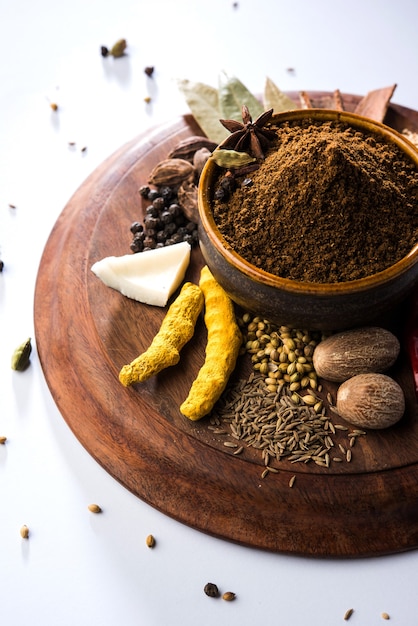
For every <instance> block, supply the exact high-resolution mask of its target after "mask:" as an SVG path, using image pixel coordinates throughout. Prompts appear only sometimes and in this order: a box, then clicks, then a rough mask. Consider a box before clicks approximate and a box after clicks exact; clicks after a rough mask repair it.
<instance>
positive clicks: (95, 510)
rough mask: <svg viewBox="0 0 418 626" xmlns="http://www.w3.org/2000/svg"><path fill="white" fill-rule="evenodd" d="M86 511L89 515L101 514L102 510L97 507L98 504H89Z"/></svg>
mask: <svg viewBox="0 0 418 626" xmlns="http://www.w3.org/2000/svg"><path fill="white" fill-rule="evenodd" d="M88 510H89V511H91V513H101V512H102V509H101V508H100V507H99V505H98V504H89V506H88Z"/></svg>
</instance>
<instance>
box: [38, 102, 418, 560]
mask: <svg viewBox="0 0 418 626" xmlns="http://www.w3.org/2000/svg"><path fill="white" fill-rule="evenodd" d="M290 95H291V97H292V98H294V99H296V98H297V94H293V93H292V94H290ZM309 95H310V97H311V101H312V103H313V105H314V106H317V107H320V108H327V107H329V104H330V98H331V95H330V94H327V93H323V92H312V93H310V94H309ZM343 100H344V106H345V108H346V109H347V110H353V109H354V107H355V105H356V103H357V102H358V101H359V97H358V96H352V95H344V94H343ZM385 121H386V123H387V124H389V125H391V126H393V127H394V128H396V129H397V130H400V131H402V130H403V129H404V128H405V127H408V128H409V129H410V130H413V131H416V130H418V112H415V111H412V110H410V109H407V108H405V107H401V106H398V105H390V107H389V110H388V113H387V117H386V120H385ZM194 134H201V130H200V129H199V127H198V126H197V124H196V122H195V121H194V119H193V118H192V116H188V115H186V116H185V117H181V118H179V119H176V120H174V121H172V122H169V123H167V124H165V125H163V126H160V127H158V128H155V129H152V130H150V131H148V132H146V133H145V134H143V135H141V136H139V137H137V138H135V139H133V140H132V141H131V142H130V143H128V144H127V145H124V146H123V147H122V148H120V150H118V151H117V152H116V153H115V154H113V155H112V156H111V157H110V158H108V159H107V160H106V161H105V162H104V163H103V164H102V165H101V166H100V167H99V168H98V169H97V170H96V171H94V172H93V173H92V174H91V175H90V177H89V178H88V179H87V180H86V181H85V183H84V184H83V185H82V186H81V187H80V188H79V189H78V190H77V191H76V192H75V194H74V195H73V197H72V198H71V199H70V201H69V202H68V204H67V206H66V207H65V208H64V210H63V212H62V214H61V215H60V217H59V218H58V220H57V222H56V224H55V226H54V228H53V230H52V233H51V235H50V237H49V239H48V242H47V244H46V247H45V250H44V253H43V256H42V259H41V263H40V267H39V273H38V278H37V284H36V292H35V309H34V315H35V331H36V341H37V349H38V352H39V357H40V361H41V364H42V368H43V371H44V374H45V378H46V381H47V383H48V386H49V388H50V391H51V393H52V396H53V398H54V400H55V402H56V404H57V406H58V408H59V410H60V412H61V414H62V416H63V418H64V419H65V420H66V422H67V424H68V425H69V427H70V428H71V429H72V431H73V432H74V434H75V436H76V437H77V438H78V440H79V441H80V442H81V444H82V445H83V446H84V447H85V448H86V449H87V451H88V452H89V453H90V454H91V455H92V456H93V457H94V458H95V459H96V460H97V462H98V463H100V464H101V465H102V466H103V467H104V468H105V470H107V471H108V472H109V473H110V474H111V475H112V476H113V477H114V478H116V479H117V480H118V481H120V483H121V484H122V485H124V486H125V487H126V488H127V489H129V490H130V491H132V492H133V493H134V494H136V495H137V496H138V497H139V498H141V499H142V500H144V501H145V502H147V503H149V504H150V505H152V506H153V507H155V508H156V509H158V510H160V511H162V512H163V513H165V514H167V515H169V516H171V517H173V518H174V519H176V520H178V521H180V522H182V523H184V524H186V525H188V526H190V527H193V528H195V529H198V530H200V531H202V532H205V533H208V534H211V535H213V536H216V537H219V538H222V539H226V540H229V541H233V542H237V543H239V544H242V545H245V546H249V547H253V548H260V549H265V550H270V551H274V552H283V553H288V554H298V555H305V556H317V557H365V556H375V555H381V554H389V553H394V552H402V551H406V550H411V549H414V548H416V547H418V419H417V418H418V405H417V401H416V398H415V393H414V387H413V380H412V373H411V371H410V368H409V363H408V359H407V357H406V354H405V347H404V342H403V337H402V329H403V319H404V315H405V311H404V310H403V308H402V307H400V308H399V310H397V311H395V312H394V313H393V315H391V316H390V317H389V318H388V319H386V320H384V321H383V322H382V323H384V324H386V325H387V326H388V327H389V328H391V329H392V330H393V331H394V332H396V333H398V334H399V337H400V339H401V341H402V346H403V347H402V353H401V356H400V358H399V360H398V363H397V366H396V369H394V370H393V372H392V374H393V376H394V377H395V378H396V379H397V380H398V381H399V382H400V384H401V385H402V387H403V389H404V391H405V396H406V405H407V408H406V413H405V416H404V417H403V419H402V420H401V422H400V423H399V424H398V425H396V426H394V427H392V428H390V429H387V430H386V431H382V432H372V431H369V432H368V433H367V435H366V436H363V437H361V438H359V439H358V441H357V443H356V445H355V447H354V448H353V457H352V461H351V462H350V463H347V462H345V463H339V464H336V463H335V464H333V465H332V467H331V468H329V469H326V468H321V467H318V466H316V465H313V464H311V463H308V464H302V463H298V464H292V463H291V462H289V461H278V462H276V465H275V467H276V468H277V469H278V472H277V473H269V475H268V476H266V477H265V478H262V477H261V475H262V472H263V469H264V463H263V461H262V458H261V455H260V451H259V450H256V449H254V448H251V447H248V448H245V449H244V451H243V453H242V454H240V455H234V454H233V452H234V449H233V448H230V447H227V446H225V445H224V443H225V441H227V440H228V439H229V440H230V435H229V434H228V433H226V434H216V433H215V432H214V431H213V430H211V429H210V428H209V425H210V424H209V420H208V419H206V418H205V419H203V420H201V421H200V422H196V423H194V422H190V421H188V420H187V419H186V418H184V417H183V416H182V415H181V414H180V412H179V410H178V407H179V405H180V404H181V402H182V401H183V400H184V398H185V397H186V395H187V393H188V390H189V388H190V385H191V383H192V381H193V379H194V378H195V376H196V374H197V372H198V369H199V368H200V366H201V365H202V363H203V360H204V353H205V341H206V335H205V328H204V324H203V321H202V319H200V320H199V322H198V325H197V329H196V333H195V336H194V337H193V339H192V340H191V341H190V343H189V344H188V345H187V346H186V347H185V348H184V350H183V351H182V356H181V361H180V363H179V364H178V365H177V366H175V367H172V368H170V369H168V370H166V371H164V372H162V373H161V374H160V375H158V376H156V377H154V378H153V379H151V380H149V381H147V382H146V383H143V384H142V385H141V386H136V387H132V388H128V389H126V388H124V387H123V386H122V385H121V384H120V383H119V381H118V372H119V370H120V368H121V366H122V365H124V364H125V363H128V362H129V361H131V360H132V359H133V358H135V357H136V356H137V355H138V354H139V353H140V352H142V351H144V350H145V349H146V348H147V347H148V345H149V343H150V342H151V340H152V338H153V336H154V334H155V333H156V332H157V331H158V328H159V326H160V323H161V321H162V319H163V317H164V315H165V309H160V308H158V307H151V306H147V305H144V304H140V303H138V302H134V301H132V300H129V299H128V298H125V297H123V296H122V295H121V294H120V293H119V292H117V291H114V290H112V289H109V288H107V287H106V286H105V285H104V284H103V283H102V282H101V281H100V280H99V279H97V278H96V277H95V276H94V274H93V273H92V272H91V270H90V268H91V266H92V264H93V263H94V262H95V261H97V260H99V259H101V258H103V257H105V256H110V255H122V254H127V253H129V245H130V242H131V233H130V231H129V228H130V224H131V223H132V222H133V221H135V220H137V219H140V218H141V216H142V210H143V206H142V202H141V198H140V195H139V193H138V189H139V187H140V186H141V185H142V184H145V183H146V182H147V179H148V175H149V173H150V171H151V169H152V168H153V167H154V165H156V164H157V163H158V162H159V161H161V160H162V159H164V158H166V157H167V155H168V152H169V151H170V149H171V148H172V147H173V146H174V145H176V144H177V143H178V142H179V141H180V140H182V139H183V138H186V137H187V136H190V135H194ZM202 265H203V260H202V257H201V254H200V252H199V249H198V248H196V249H194V250H193V253H192V260H191V264H190V267H189V269H188V271H187V275H186V279H188V280H192V281H194V282H197V281H198V279H199V273H200V269H201V267H202ZM404 308H405V307H404ZM250 371H251V364H250V363H249V361H248V358H241V359H240V360H239V363H238V366H237V369H236V371H235V373H234V376H233V379H239V378H245V377H247V376H248V374H249V372H250ZM327 392H332V393H334V392H335V388H334V387H333V386H332V385H328V386H327V385H324V391H323V394H326V393H327ZM330 419H333V416H332V415H330ZM333 421H335V420H333ZM338 421H341V420H338ZM336 436H337V437H338V433H337V435H336ZM341 436H343V435H341ZM338 441H339V440H338V438H337V439H336V445H338ZM343 443H344V445H347V443H346V442H343ZM273 465H274V463H273ZM293 476H295V477H296V478H295V481H294V484H293V486H292V487H290V486H289V481H290V479H291V478H292V477H293Z"/></svg>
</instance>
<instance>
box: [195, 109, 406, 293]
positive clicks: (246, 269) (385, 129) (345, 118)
mask: <svg viewBox="0 0 418 626" xmlns="http://www.w3.org/2000/svg"><path fill="white" fill-rule="evenodd" d="M307 118H315V119H316V120H320V121H324V122H327V121H333V120H336V121H342V122H345V123H348V124H350V125H352V126H353V127H357V128H359V129H360V130H363V131H364V130H366V131H367V132H369V133H370V132H371V133H376V132H377V133H378V134H380V135H381V136H384V137H385V138H386V139H387V140H389V141H392V142H393V143H395V144H396V145H397V146H398V147H400V148H401V150H402V151H403V152H404V154H406V155H407V156H408V157H409V158H410V159H411V160H412V161H413V162H414V163H415V165H416V167H417V170H418V150H417V149H416V147H415V146H414V145H413V144H412V143H411V142H410V141H409V140H408V139H407V138H406V137H405V136H403V135H402V134H401V133H399V132H398V131H397V130H395V129H393V128H391V127H389V126H386V125H385V124H383V123H381V122H377V121H374V120H371V119H370V118H367V117H364V116H362V115H358V114H356V113H351V112H348V111H335V110H333V109H295V110H291V111H286V112H283V113H276V114H274V115H273V116H272V121H273V122H278V123H280V122H288V121H294V120H302V119H307ZM217 168H218V166H217V165H216V164H215V162H214V161H213V160H212V159H209V160H208V161H207V163H206V165H205V167H204V169H203V171H202V174H201V177H200V182H199V188H198V198H199V201H198V207H199V218H200V222H201V227H202V228H203V229H204V231H205V233H206V235H207V237H208V239H209V240H210V242H211V243H212V245H213V246H214V248H215V249H216V250H217V252H218V253H219V254H221V256H222V257H223V258H224V259H225V260H226V261H227V262H228V263H229V264H230V265H231V266H233V267H235V268H236V269H237V270H238V271H239V272H241V273H242V274H244V275H245V276H247V277H248V278H250V279H251V280H254V281H255V282H257V283H259V284H263V285H265V286H268V287H273V288H276V289H281V290H284V291H286V292H289V293H296V294H303V293H304V294H311V295H319V296H331V295H333V294H354V293H358V292H363V291H368V290H370V289H372V288H376V287H378V286H380V285H383V284H387V283H390V282H391V281H393V280H395V279H396V278H397V277H398V276H401V275H403V274H404V273H405V272H407V271H408V270H409V269H410V268H411V267H412V266H413V265H414V264H415V263H416V262H417V261H418V242H417V244H416V245H415V246H414V247H413V248H412V249H411V250H410V251H409V253H408V254H407V255H405V256H404V257H402V259H400V260H399V261H397V262H396V263H394V264H393V265H391V266H389V267H388V268H386V269H384V270H382V271H381V272H376V273H375V274H370V275H369V276H365V277H363V278H359V279H356V280H351V281H344V282H335V283H314V282H304V281H297V280H292V279H290V278H283V277H281V276H277V275H275V274H271V273H269V272H266V271H265V270H263V269H261V268H258V267H256V266H255V265H253V264H251V263H250V262H249V261H247V260H246V259H245V258H244V257H242V256H240V255H239V254H238V253H237V252H236V251H235V250H234V249H233V248H232V246H231V245H230V244H229V243H228V242H227V241H226V239H225V238H224V237H223V235H222V234H221V232H220V231H219V229H218V227H217V225H216V223H215V220H214V218H213V213H212V210H211V197H210V196H211V193H210V183H211V180H212V177H213V175H214V173H215V171H216V170H217Z"/></svg>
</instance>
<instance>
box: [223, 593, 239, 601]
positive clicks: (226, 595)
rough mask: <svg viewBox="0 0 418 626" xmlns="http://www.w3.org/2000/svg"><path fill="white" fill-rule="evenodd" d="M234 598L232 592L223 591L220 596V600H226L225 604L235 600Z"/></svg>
mask: <svg viewBox="0 0 418 626" xmlns="http://www.w3.org/2000/svg"><path fill="white" fill-rule="evenodd" d="M235 598H236V594H235V593H234V592H233V591H225V593H224V594H223V596H222V599H223V600H226V601H227V602H232V600H235Z"/></svg>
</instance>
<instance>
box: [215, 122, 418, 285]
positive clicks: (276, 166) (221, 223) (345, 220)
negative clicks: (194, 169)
mask: <svg viewBox="0 0 418 626" xmlns="http://www.w3.org/2000/svg"><path fill="white" fill-rule="evenodd" d="M275 129H276V131H277V141H274V142H273V143H272V146H271V148H270V149H269V150H268V151H267V153H266V158H265V160H264V161H262V162H261V164H260V166H259V167H258V169H256V170H255V171H254V172H251V174H249V175H247V176H246V177H245V176H241V177H240V176H236V177H235V181H234V187H233V189H232V190H231V192H230V193H229V194H228V196H227V198H224V199H218V198H217V196H216V193H215V194H214V196H215V199H214V201H213V213H214V219H215V222H216V224H217V226H218V228H219V230H220V232H221V234H222V235H223V236H224V238H225V239H226V241H227V242H228V243H229V244H230V245H231V246H232V248H233V249H234V250H235V251H236V252H237V253H238V254H239V255H240V256H242V257H243V258H244V259H246V260H247V261H249V262H250V263H252V264H253V265H255V266H257V267H258V268H260V269H263V270H265V271H267V272H270V273H271V274H275V275H277V276H280V277H282V278H290V279H293V280H297V281H304V282H314V283H335V282H344V281H350V280H354V279H359V278H363V277H366V276H369V275H371V274H375V273H376V272H379V271H382V270H384V269H385V268H387V267H389V266H391V265H393V264H394V263H395V262H396V261H399V260H400V259H401V258H403V257H404V256H405V255H406V254H407V253H408V252H409V251H410V250H411V249H412V248H413V246H414V245H415V244H416V243H417V242H418V202H417V201H418V171H417V169H416V167H415V165H414V163H412V161H409V160H408V158H407V157H406V156H405V155H404V154H403V153H402V151H401V150H400V148H399V147H398V146H396V144H393V143H392V142H389V141H386V140H385V139H384V138H382V137H379V136H375V135H371V134H370V135H369V134H367V133H364V132H362V131H359V130H357V129H355V128H353V127H351V126H350V125H348V124H346V123H343V122H341V121H338V122H333V121H329V122H320V121H316V120H307V121H305V122H300V121H295V122H288V123H285V124H282V125H280V126H278V127H277V128H275ZM223 176H224V173H223V174H220V175H219V178H218V180H217V182H216V185H215V190H216V189H217V188H219V186H220V185H221V184H222V179H223Z"/></svg>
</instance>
